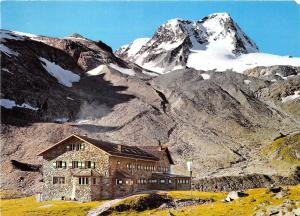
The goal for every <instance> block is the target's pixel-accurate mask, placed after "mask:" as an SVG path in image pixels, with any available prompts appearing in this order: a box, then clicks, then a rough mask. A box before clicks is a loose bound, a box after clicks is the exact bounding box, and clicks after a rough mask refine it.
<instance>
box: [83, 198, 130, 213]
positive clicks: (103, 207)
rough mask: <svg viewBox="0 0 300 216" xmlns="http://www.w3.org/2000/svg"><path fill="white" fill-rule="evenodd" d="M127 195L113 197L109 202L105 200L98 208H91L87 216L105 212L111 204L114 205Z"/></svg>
mask: <svg viewBox="0 0 300 216" xmlns="http://www.w3.org/2000/svg"><path fill="white" fill-rule="evenodd" d="M125 198H127V197H124V198H118V199H113V200H110V201H107V202H104V203H103V204H101V205H100V206H98V207H97V208H94V209H92V210H90V211H89V212H88V213H87V216H97V215H99V214H101V213H103V212H105V211H106V210H108V209H109V208H110V207H111V206H113V205H114V204H116V203H118V202H120V201H122V200H123V199H125Z"/></svg>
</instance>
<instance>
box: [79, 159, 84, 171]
mask: <svg viewBox="0 0 300 216" xmlns="http://www.w3.org/2000/svg"><path fill="white" fill-rule="evenodd" d="M83 165H84V163H83V161H79V162H78V168H80V169H83V168H84V167H83Z"/></svg>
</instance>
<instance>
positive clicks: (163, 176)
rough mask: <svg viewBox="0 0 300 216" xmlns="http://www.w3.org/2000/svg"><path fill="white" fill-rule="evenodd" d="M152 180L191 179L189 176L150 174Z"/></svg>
mask: <svg viewBox="0 0 300 216" xmlns="http://www.w3.org/2000/svg"><path fill="white" fill-rule="evenodd" d="M152 177H153V178H191V177H190V176H184V175H176V174H171V173H152Z"/></svg>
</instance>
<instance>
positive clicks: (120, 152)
mask: <svg viewBox="0 0 300 216" xmlns="http://www.w3.org/2000/svg"><path fill="white" fill-rule="evenodd" d="M76 136H78V135H76ZM78 137H80V138H81V139H83V140H85V141H87V142H89V143H91V144H94V145H95V146H97V147H98V148H100V149H102V150H103V151H105V152H107V153H109V154H110V155H114V156H121V157H131V158H139V159H146V160H155V161H158V160H159V158H157V157H156V156H154V155H152V154H150V153H148V152H146V151H143V150H142V149H140V148H138V147H136V146H127V145H121V144H114V143H109V142H105V141H102V140H96V139H92V138H89V137H86V136H78Z"/></svg>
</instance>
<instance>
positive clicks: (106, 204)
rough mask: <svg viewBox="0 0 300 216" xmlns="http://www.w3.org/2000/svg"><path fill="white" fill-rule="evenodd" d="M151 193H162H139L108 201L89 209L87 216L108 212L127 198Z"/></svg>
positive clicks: (96, 215)
mask: <svg viewBox="0 0 300 216" xmlns="http://www.w3.org/2000/svg"><path fill="white" fill-rule="evenodd" d="M153 192H163V191H159V190H152V191H141V192H138V193H135V194H130V195H126V196H124V197H121V198H117V199H113V200H109V201H107V202H104V203H103V204H101V205H100V206H98V207H96V208H94V209H91V210H90V211H89V212H88V213H87V216H98V215H99V214H101V213H103V212H105V211H106V210H108V209H109V208H110V207H111V206H113V205H115V204H117V203H118V202H120V201H122V200H124V199H126V198H128V197H134V196H137V195H139V194H144V193H153Z"/></svg>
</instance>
